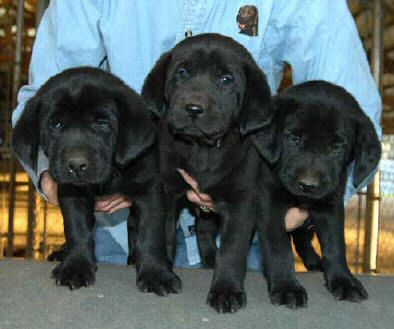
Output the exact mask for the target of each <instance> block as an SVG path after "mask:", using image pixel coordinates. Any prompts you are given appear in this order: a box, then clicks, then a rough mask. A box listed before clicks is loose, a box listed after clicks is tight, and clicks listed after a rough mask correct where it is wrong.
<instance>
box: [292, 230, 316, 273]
mask: <svg viewBox="0 0 394 329" xmlns="http://www.w3.org/2000/svg"><path fill="white" fill-rule="evenodd" d="M290 234H291V236H292V238H293V242H294V246H295V248H296V250H297V253H298V255H299V256H300V257H301V259H302V261H303V263H304V266H305V268H306V269H307V270H308V271H319V272H322V271H323V265H322V262H321V258H320V257H319V255H318V254H317V253H316V251H315V249H314V248H313V246H312V239H313V234H314V231H313V230H311V229H306V228H303V227H301V228H299V229H297V230H295V231H293V232H291V233H290Z"/></svg>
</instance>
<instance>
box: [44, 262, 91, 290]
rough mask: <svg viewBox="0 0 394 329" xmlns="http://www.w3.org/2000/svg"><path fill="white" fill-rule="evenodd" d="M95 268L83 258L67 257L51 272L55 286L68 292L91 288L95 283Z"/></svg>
mask: <svg viewBox="0 0 394 329" xmlns="http://www.w3.org/2000/svg"><path fill="white" fill-rule="evenodd" d="M96 270H97V266H96V265H95V264H94V263H92V262H91V261H89V260H88V259H86V258H85V257H81V256H78V257H68V258H67V259H65V260H64V261H63V262H62V263H60V264H58V265H57V266H56V267H55V268H54V269H53V271H52V277H53V278H54V279H55V282H56V284H57V285H61V286H68V287H69V288H70V290H74V289H78V288H81V287H88V286H91V285H92V284H93V283H94V281H95V273H96Z"/></svg>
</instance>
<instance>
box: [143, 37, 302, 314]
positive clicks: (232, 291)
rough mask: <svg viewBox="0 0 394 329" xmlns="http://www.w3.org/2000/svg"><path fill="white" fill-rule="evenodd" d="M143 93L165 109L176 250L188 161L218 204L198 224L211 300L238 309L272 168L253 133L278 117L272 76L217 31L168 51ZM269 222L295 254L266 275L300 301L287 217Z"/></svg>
mask: <svg viewBox="0 0 394 329" xmlns="http://www.w3.org/2000/svg"><path fill="white" fill-rule="evenodd" d="M142 94H143V96H144V97H145V98H146V99H147V100H148V102H149V103H150V104H151V106H153V107H156V108H158V109H159V110H161V111H162V112H163V121H162V124H161V129H160V154H161V159H160V163H161V174H162V177H163V180H164V185H165V195H166V205H167V213H168V214H167V216H168V223H171V225H170V226H169V232H170V234H169V236H170V241H169V245H170V248H169V250H170V251H171V250H173V249H174V246H173V244H174V242H175V238H174V233H175V219H176V218H177V209H178V206H177V200H179V199H181V198H182V197H183V196H184V194H185V192H186V191H187V190H188V189H189V188H190V187H189V186H188V185H186V183H185V182H184V181H183V179H182V177H181V176H180V174H179V173H178V172H177V169H178V168H181V169H184V170H185V171H186V172H187V173H189V174H190V175H191V176H193V177H194V178H195V179H196V180H197V181H198V183H199V186H200V188H201V190H202V191H204V192H205V193H208V194H209V195H211V196H212V198H213V200H214V202H215V204H216V207H217V211H218V215H215V216H214V217H217V218H216V219H215V218H212V217H211V216H209V215H206V214H204V217H209V218H204V219H201V218H200V220H198V223H197V229H198V232H197V235H198V240H199V245H200V251H201V252H202V260H203V262H204V263H205V264H206V265H213V264H215V271H214V277H213V281H212V284H211V288H210V291H209V294H208V298H207V302H208V304H209V305H211V306H212V307H213V308H215V309H216V310H217V311H218V312H235V311H237V310H238V309H239V308H241V307H243V306H245V305H246V294H245V291H244V286H243V280H244V276H245V271H246V255H247V252H248V249H249V245H250V239H251V236H252V233H253V230H254V228H255V223H256V214H257V210H258V209H257V207H258V204H257V201H258V194H259V193H260V189H261V188H263V189H264V187H261V186H259V185H260V184H262V180H263V178H265V175H270V173H269V171H268V168H267V167H266V166H265V165H264V163H263V161H261V159H259V155H258V153H257V151H256V149H255V147H254V146H253V143H252V141H251V138H250V136H252V135H253V134H254V133H255V132H256V131H257V130H258V129H261V128H262V127H265V126H267V125H268V124H269V123H270V121H271V119H272V108H271V104H270V91H269V87H268V84H267V82H266V79H265V76H264V74H263V73H262V72H261V70H260V69H259V68H258V66H257V64H256V63H255V61H254V60H253V59H252V57H251V55H250V54H249V53H248V52H247V50H246V49H245V48H244V47H242V46H241V45H240V44H238V43H237V42H235V41H234V40H232V39H231V38H228V37H224V36H220V35H218V34H203V35H198V36H196V37H191V38H188V39H186V40H184V41H182V42H181V43H179V44H178V45H177V46H175V48H173V49H172V50H171V51H169V52H168V53H166V54H164V55H163V56H162V57H161V58H160V59H159V61H158V62H157V63H156V65H155V67H154V68H153V69H152V71H151V73H150V74H149V75H148V77H147V79H146V81H145V84H144V87H143V91H142ZM215 220H217V221H219V222H220V231H221V246H220V248H219V249H218V250H217V252H216V259H213V257H214V256H213V254H214V251H212V250H215V243H214V238H215V236H216V232H217V230H218V223H217V222H215ZM268 221H269V222H265V225H266V227H267V231H264V233H263V236H264V238H265V237H267V236H269V232H271V231H273V232H277V233H276V234H274V235H275V236H276V237H277V239H276V240H275V242H276V243H277V244H282V246H281V247H280V248H279V249H280V250H281V256H282V254H283V253H285V251H286V250H287V251H288V253H287V255H288V258H287V259H286V260H285V261H279V262H278V266H275V265H273V266H270V267H269V270H268V272H267V273H269V274H268V275H267V279H268V280H269V282H270V286H271V287H273V289H274V291H275V292H279V293H282V294H283V295H286V294H289V299H288V301H283V302H282V303H283V304H289V303H290V304H292V303H293V299H292V297H294V294H293V292H295V293H296V294H300V295H301V297H300V298H301V299H302V301H303V302H297V304H298V305H300V304H303V303H304V302H305V299H306V294H305V291H304V290H303V289H302V287H300V286H299V284H298V282H297V281H296V280H295V278H294V275H293V274H291V273H290V272H291V271H286V272H285V271H284V270H283V266H284V263H285V262H286V266H287V267H288V266H290V267H291V265H292V258H291V257H292V253H291V248H290V243H289V240H288V239H287V236H286V234H285V229H284V225H283V221H270V220H268ZM202 240H204V241H202ZM266 241H267V243H266V244H265V245H264V247H265V251H266V255H265V256H267V254H270V256H269V257H267V258H268V260H267V264H269V263H271V260H272V259H273V257H271V256H275V249H276V247H275V248H274V247H272V245H271V241H272V239H271V238H269V237H268V238H267V239H266ZM277 241H278V242H277ZM272 250H273V253H271V252H272ZM170 253H171V252H170ZM170 256H172V255H170ZM279 263H280V264H279ZM289 273H290V274H289ZM276 279H278V280H276Z"/></svg>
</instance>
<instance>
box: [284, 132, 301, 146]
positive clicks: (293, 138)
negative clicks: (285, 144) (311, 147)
mask: <svg viewBox="0 0 394 329" xmlns="http://www.w3.org/2000/svg"><path fill="white" fill-rule="evenodd" d="M287 138H288V140H289V142H290V143H291V144H293V145H297V144H298V143H299V142H300V141H301V137H300V136H299V135H296V134H289V135H288V136H287Z"/></svg>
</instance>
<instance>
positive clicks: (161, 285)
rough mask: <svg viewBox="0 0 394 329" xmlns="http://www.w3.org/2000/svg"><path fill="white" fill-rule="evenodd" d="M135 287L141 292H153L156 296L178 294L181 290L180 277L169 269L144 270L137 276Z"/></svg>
mask: <svg viewBox="0 0 394 329" xmlns="http://www.w3.org/2000/svg"><path fill="white" fill-rule="evenodd" d="M137 287H138V289H139V290H140V291H142V292H153V293H155V294H156V295H158V296H166V295H168V294H169V293H173V294H178V293H180V292H181V290H182V282H181V279H180V278H179V277H178V276H177V275H176V274H175V273H174V272H172V271H169V270H145V271H141V272H140V273H139V275H138V277H137Z"/></svg>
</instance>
